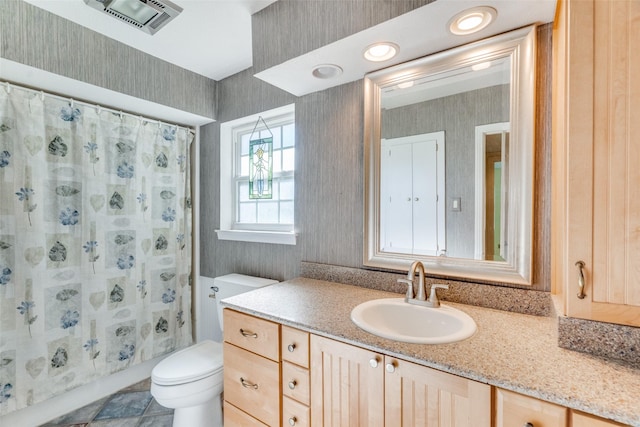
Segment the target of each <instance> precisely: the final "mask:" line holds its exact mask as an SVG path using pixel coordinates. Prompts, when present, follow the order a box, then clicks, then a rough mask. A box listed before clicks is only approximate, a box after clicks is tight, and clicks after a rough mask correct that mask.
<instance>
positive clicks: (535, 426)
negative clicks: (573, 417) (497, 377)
mask: <svg viewBox="0 0 640 427" xmlns="http://www.w3.org/2000/svg"><path fill="white" fill-rule="evenodd" d="M567 412H568V410H567V408H565V407H562V406H558V405H554V404H553V403H548V402H543V401H542V400H538V399H535V398H533V397H529V396H523V395H521V394H518V393H514V392H511V391H507V390H502V389H499V388H497V389H496V422H495V427H527V426H529V427H567Z"/></svg>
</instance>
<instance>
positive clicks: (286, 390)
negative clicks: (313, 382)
mask: <svg viewBox="0 0 640 427" xmlns="http://www.w3.org/2000/svg"><path fill="white" fill-rule="evenodd" d="M309 385H310V384H309V370H308V369H305V368H302V367H300V366H298V365H294V364H293V363H289V362H282V395H283V396H287V397H290V398H292V399H295V400H297V401H298V402H300V403H302V404H305V405H309V404H310V400H309V395H310V392H309V390H310V388H309Z"/></svg>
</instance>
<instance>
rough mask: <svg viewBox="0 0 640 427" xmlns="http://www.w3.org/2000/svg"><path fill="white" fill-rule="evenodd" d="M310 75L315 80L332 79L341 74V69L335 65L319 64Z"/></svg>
mask: <svg viewBox="0 0 640 427" xmlns="http://www.w3.org/2000/svg"><path fill="white" fill-rule="evenodd" d="M311 74H313V77H315V78H317V79H333V78H336V77H338V76H339V75H340V74H342V68H341V67H339V66H337V65H335V64H320V65H316V66H315V67H313V71H312V72H311Z"/></svg>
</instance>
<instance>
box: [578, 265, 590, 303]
mask: <svg viewBox="0 0 640 427" xmlns="http://www.w3.org/2000/svg"><path fill="white" fill-rule="evenodd" d="M576 267H578V298H580V299H584V297H586V296H587V294H585V293H584V282H585V281H584V261H578V262H576Z"/></svg>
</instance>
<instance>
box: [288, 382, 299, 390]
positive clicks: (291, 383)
mask: <svg viewBox="0 0 640 427" xmlns="http://www.w3.org/2000/svg"><path fill="white" fill-rule="evenodd" d="M297 385H298V383H297V382H296V380H291V381H289V388H290V389H291V390H293V389H294V388H296V386H297Z"/></svg>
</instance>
